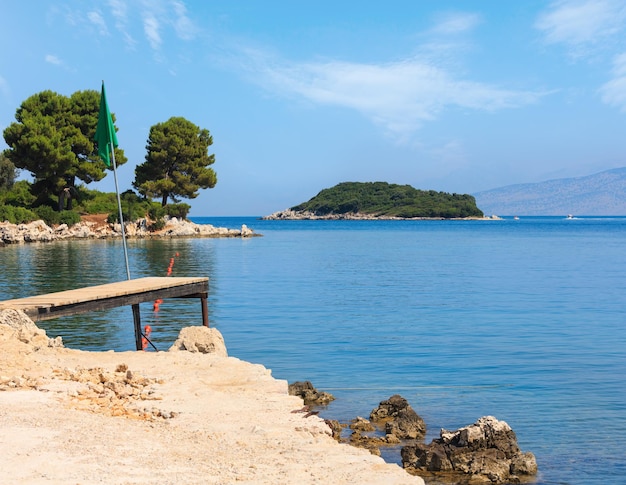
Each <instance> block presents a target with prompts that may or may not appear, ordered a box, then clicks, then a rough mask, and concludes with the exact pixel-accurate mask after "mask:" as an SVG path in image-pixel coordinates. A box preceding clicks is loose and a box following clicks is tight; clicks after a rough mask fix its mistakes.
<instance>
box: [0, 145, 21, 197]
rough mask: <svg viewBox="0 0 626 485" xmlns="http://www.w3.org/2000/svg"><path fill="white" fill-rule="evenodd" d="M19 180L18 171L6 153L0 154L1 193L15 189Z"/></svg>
mask: <svg viewBox="0 0 626 485" xmlns="http://www.w3.org/2000/svg"><path fill="white" fill-rule="evenodd" d="M16 178H17V169H16V168H15V165H13V162H11V160H9V159H8V157H7V156H6V155H5V154H4V153H0V191H4V190H8V189H10V188H11V187H13V184H14V183H15V179H16Z"/></svg>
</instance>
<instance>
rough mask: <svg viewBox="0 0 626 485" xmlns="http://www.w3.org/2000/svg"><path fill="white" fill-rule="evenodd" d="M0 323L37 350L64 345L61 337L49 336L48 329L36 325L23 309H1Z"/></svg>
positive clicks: (21, 340)
mask: <svg viewBox="0 0 626 485" xmlns="http://www.w3.org/2000/svg"><path fill="white" fill-rule="evenodd" d="M0 325H7V326H9V327H10V328H12V329H13V336H14V337H15V338H17V339H18V340H19V341H20V342H23V343H25V344H28V345H31V346H32V347H33V348H34V349H35V350H38V349H40V348H43V347H63V340H62V339H61V337H56V338H54V339H51V338H48V336H47V335H46V331H45V330H43V329H41V328H39V327H38V326H37V325H35V322H33V321H32V320H31V319H30V318H29V317H28V315H26V313H24V312H23V311H22V310H13V309H8V310H0Z"/></svg>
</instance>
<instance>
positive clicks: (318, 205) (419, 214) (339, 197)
mask: <svg viewBox="0 0 626 485" xmlns="http://www.w3.org/2000/svg"><path fill="white" fill-rule="evenodd" d="M482 217H484V214H483V212H482V211H481V210H480V209H479V208H478V207H477V206H476V200H475V199H474V197H473V196H471V195H468V194H449V193H446V192H437V191H434V190H418V189H415V188H413V187H411V186H410V185H397V184H389V183H386V182H343V183H340V184H338V185H335V186H334V187H331V188H329V189H324V190H322V191H321V192H320V193H319V194H317V195H316V196H315V197H313V198H312V199H310V200H309V201H307V202H303V203H302V204H298V205H296V206H294V207H291V208H289V209H288V210H286V211H281V212H276V213H274V214H272V215H270V216H267V217H266V219H309V218H311V219H313V218H315V219H457V218H461V219H465V218H482Z"/></svg>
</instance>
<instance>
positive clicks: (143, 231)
mask: <svg viewBox="0 0 626 485" xmlns="http://www.w3.org/2000/svg"><path fill="white" fill-rule="evenodd" d="M151 224H152V221H149V220H148V219H146V218H142V219H138V220H136V221H133V222H125V223H124V232H125V234H126V236H127V237H129V238H163V237H253V236H258V234H256V233H255V232H254V231H253V230H252V229H250V228H248V227H247V226H246V225H245V224H243V225H242V226H241V230H239V229H227V228H225V227H214V226H212V225H211V224H195V223H193V222H191V221H188V220H186V219H178V218H176V217H172V218H167V217H166V218H165V226H164V227H163V229H161V230H159V231H151V230H150V226H151ZM121 234H122V226H121V225H120V224H119V223H113V224H106V225H96V224H95V223H94V222H91V221H81V222H79V223H77V224H74V225H73V226H70V227H68V226H67V224H60V225H58V226H56V227H54V228H51V227H49V226H48V225H46V223H45V222H43V221H33V222H29V223H28V224H11V223H9V222H1V221H0V245H5V244H19V243H29V242H50V241H57V240H63V239H102V238H118V237H120V236H121Z"/></svg>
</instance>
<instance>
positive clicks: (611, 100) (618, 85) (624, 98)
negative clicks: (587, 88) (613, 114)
mask: <svg viewBox="0 0 626 485" xmlns="http://www.w3.org/2000/svg"><path fill="white" fill-rule="evenodd" d="M611 73H612V75H613V77H612V79H611V80H610V81H609V82H607V83H606V84H604V85H603V86H602V87H601V88H600V95H601V96H602V101H604V102H605V103H606V104H609V105H611V106H615V107H617V108H619V109H620V110H621V111H623V112H626V52H624V53H622V54H620V55H618V56H616V57H615V59H614V60H613V70H612V71H611Z"/></svg>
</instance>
